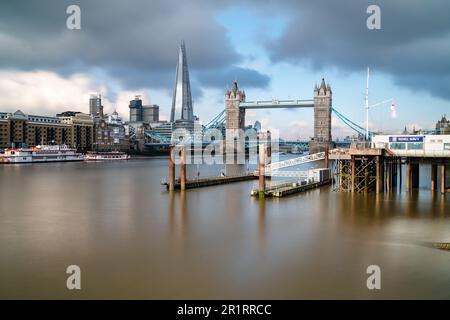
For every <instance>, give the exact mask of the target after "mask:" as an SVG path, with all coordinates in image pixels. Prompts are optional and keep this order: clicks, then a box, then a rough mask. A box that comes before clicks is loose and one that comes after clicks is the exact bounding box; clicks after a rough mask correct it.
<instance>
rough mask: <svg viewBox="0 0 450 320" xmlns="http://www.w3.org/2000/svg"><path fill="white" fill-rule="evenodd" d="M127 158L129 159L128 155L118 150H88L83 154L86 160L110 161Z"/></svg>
mask: <svg viewBox="0 0 450 320" xmlns="http://www.w3.org/2000/svg"><path fill="white" fill-rule="evenodd" d="M128 159H130V155H128V154H126V153H125V152H120V151H108V152H88V153H86V155H85V156H84V160H86V161H112V160H128Z"/></svg>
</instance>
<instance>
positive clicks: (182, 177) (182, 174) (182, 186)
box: [180, 145, 186, 190]
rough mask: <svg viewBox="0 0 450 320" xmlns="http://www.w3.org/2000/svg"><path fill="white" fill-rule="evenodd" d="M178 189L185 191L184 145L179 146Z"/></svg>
mask: <svg viewBox="0 0 450 320" xmlns="http://www.w3.org/2000/svg"><path fill="white" fill-rule="evenodd" d="M180 189H181V190H186V152H185V150H184V145H182V146H181V169H180Z"/></svg>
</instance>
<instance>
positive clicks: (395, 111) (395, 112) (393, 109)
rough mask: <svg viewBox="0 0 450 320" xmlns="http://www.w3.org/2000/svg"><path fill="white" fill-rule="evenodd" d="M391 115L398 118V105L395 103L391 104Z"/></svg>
mask: <svg viewBox="0 0 450 320" xmlns="http://www.w3.org/2000/svg"><path fill="white" fill-rule="evenodd" d="M391 117H392V118H394V119H395V118H397V107H396V106H395V104H394V103H393V104H391Z"/></svg>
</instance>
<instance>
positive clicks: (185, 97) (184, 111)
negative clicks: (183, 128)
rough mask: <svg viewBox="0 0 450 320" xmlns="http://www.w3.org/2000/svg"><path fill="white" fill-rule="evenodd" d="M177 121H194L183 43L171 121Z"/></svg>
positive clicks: (180, 51) (182, 43)
mask: <svg viewBox="0 0 450 320" xmlns="http://www.w3.org/2000/svg"><path fill="white" fill-rule="evenodd" d="M177 120H184V121H194V109H193V107H192V97H191V83H190V81H189V71H188V65H187V58H186V46H185V44H184V41H182V42H181V45H180V50H179V53H178V63H177V73H176V79H175V89H174V91H173V99H172V112H171V114H170V121H171V122H175V121H177Z"/></svg>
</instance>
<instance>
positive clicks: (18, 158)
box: [0, 145, 84, 163]
mask: <svg viewBox="0 0 450 320" xmlns="http://www.w3.org/2000/svg"><path fill="white" fill-rule="evenodd" d="M83 160H84V158H83V155H82V154H81V153H77V152H76V149H72V148H69V147H68V146H66V145H60V146H45V145H43V146H36V147H33V148H11V149H6V150H5V153H3V154H1V155H0V163H36V162H65V161H83Z"/></svg>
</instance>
